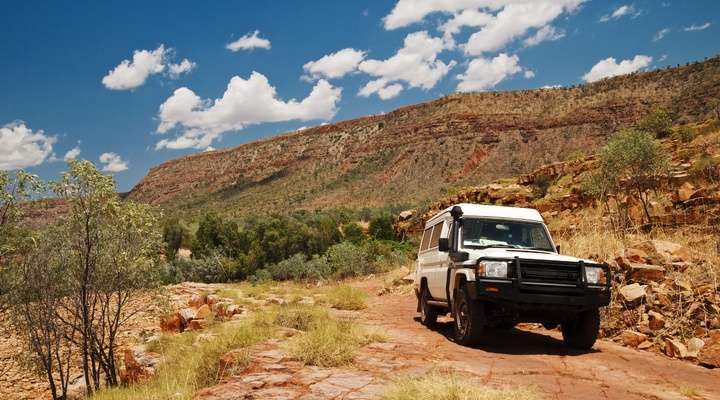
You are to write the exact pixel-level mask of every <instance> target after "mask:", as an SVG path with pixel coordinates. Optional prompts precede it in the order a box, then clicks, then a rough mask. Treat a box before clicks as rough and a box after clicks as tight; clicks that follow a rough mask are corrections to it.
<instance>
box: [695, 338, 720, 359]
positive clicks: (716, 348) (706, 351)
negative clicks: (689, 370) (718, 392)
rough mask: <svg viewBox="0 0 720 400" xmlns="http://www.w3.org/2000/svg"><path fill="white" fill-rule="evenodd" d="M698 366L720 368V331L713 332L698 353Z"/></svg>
mask: <svg viewBox="0 0 720 400" xmlns="http://www.w3.org/2000/svg"><path fill="white" fill-rule="evenodd" d="M698 362H700V364H702V365H705V366H708V367H712V368H720V331H714V332H713V333H712V334H711V335H710V338H709V339H707V340H705V344H704V346H703V347H702V349H701V350H700V352H699V353H698Z"/></svg>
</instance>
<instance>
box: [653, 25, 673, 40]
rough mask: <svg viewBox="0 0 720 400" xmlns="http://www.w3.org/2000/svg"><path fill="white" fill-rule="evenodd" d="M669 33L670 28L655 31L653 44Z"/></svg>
mask: <svg viewBox="0 0 720 400" xmlns="http://www.w3.org/2000/svg"><path fill="white" fill-rule="evenodd" d="M671 31H672V29H670V28H663V29H660V30H659V31H657V32H656V33H655V36H653V42H657V41H659V40H663V38H664V37H665V36H667V34H668V33H670V32H671Z"/></svg>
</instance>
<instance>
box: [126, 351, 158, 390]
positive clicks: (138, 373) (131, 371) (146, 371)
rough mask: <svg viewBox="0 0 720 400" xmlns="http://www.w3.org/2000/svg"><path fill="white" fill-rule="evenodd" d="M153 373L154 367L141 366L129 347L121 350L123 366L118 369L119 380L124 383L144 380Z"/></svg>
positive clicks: (128, 383)
mask: <svg viewBox="0 0 720 400" xmlns="http://www.w3.org/2000/svg"><path fill="white" fill-rule="evenodd" d="M153 375H154V369H151V368H147V367H145V366H143V365H142V364H141V363H140V362H138V360H137V359H135V354H134V352H133V351H132V350H131V349H125V351H124V352H123V368H121V369H120V382H122V383H123V384H124V385H130V384H135V383H141V382H146V381H147V380H149V379H150V378H151V377H152V376H153Z"/></svg>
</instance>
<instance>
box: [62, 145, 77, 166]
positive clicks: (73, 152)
mask: <svg viewBox="0 0 720 400" xmlns="http://www.w3.org/2000/svg"><path fill="white" fill-rule="evenodd" d="M79 155H80V146H75V147H73V148H72V149H70V150H69V151H68V152H67V153H65V156H64V157H63V160H64V161H65V162H68V161H70V160H74V159H76V158H77V157H78V156H79Z"/></svg>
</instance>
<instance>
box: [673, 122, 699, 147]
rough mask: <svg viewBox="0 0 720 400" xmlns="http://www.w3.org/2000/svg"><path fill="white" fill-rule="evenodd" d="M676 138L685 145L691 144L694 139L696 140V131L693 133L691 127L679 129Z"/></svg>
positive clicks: (685, 126) (684, 126)
mask: <svg viewBox="0 0 720 400" xmlns="http://www.w3.org/2000/svg"><path fill="white" fill-rule="evenodd" d="M675 137H676V138H677V139H678V140H679V141H681V142H683V143H690V142H692V140H693V139H695V131H693V129H692V128H690V127H689V126H687V125H683V126H681V127H680V128H678V129H677V131H676V132H675Z"/></svg>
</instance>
